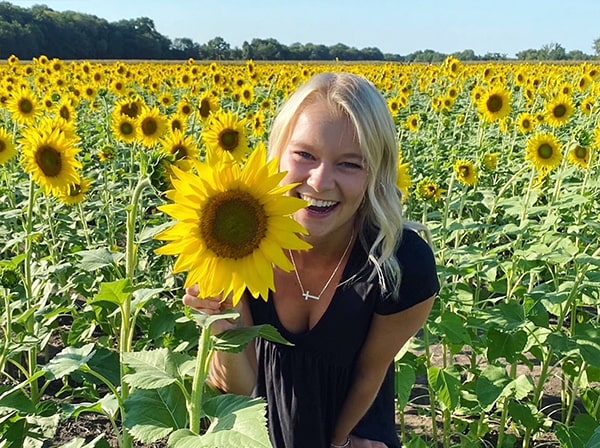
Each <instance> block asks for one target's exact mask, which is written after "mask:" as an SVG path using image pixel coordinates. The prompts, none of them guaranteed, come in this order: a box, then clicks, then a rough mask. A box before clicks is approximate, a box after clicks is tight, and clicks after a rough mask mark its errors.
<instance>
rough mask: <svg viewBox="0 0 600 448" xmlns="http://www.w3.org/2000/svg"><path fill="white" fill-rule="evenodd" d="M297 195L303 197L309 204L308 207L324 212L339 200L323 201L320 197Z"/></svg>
mask: <svg viewBox="0 0 600 448" xmlns="http://www.w3.org/2000/svg"><path fill="white" fill-rule="evenodd" d="M299 196H300V198H301V199H304V200H305V201H307V202H308V203H309V204H310V205H309V207H308V209H309V210H311V211H314V212H319V213H325V212H328V211H330V210H331V209H333V208H334V207H335V206H336V205H338V204H339V202H337V201H324V200H321V199H315V198H311V197H310V196H306V195H303V194H299Z"/></svg>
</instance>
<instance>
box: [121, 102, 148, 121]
mask: <svg viewBox="0 0 600 448" xmlns="http://www.w3.org/2000/svg"><path fill="white" fill-rule="evenodd" d="M143 106H144V103H143V101H142V100H141V99H139V98H137V97H134V98H124V99H122V100H120V101H119V102H117V104H116V105H115V111H114V113H116V114H117V115H127V116H128V117H129V118H134V119H135V118H137V117H139V115H140V114H141V113H142V109H143Z"/></svg>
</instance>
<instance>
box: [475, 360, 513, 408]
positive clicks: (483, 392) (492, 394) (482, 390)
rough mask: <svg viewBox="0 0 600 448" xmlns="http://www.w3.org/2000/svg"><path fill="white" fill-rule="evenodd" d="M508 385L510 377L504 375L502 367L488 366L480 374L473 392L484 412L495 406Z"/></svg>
mask: <svg viewBox="0 0 600 448" xmlns="http://www.w3.org/2000/svg"><path fill="white" fill-rule="evenodd" d="M509 383H510V377H509V376H508V375H507V374H506V369H505V368H504V367H499V366H488V367H487V368H486V369H485V370H484V371H483V372H482V373H481V375H480V376H479V378H478V379H477V383H476V386H475V392H476V394H477V401H478V402H479V404H480V405H481V407H482V408H483V409H484V410H485V411H486V412H487V411H490V410H491V409H492V407H493V406H494V404H496V401H498V399H499V398H500V397H501V396H502V392H503V391H504V389H505V388H506V386H507V385H508V384H509Z"/></svg>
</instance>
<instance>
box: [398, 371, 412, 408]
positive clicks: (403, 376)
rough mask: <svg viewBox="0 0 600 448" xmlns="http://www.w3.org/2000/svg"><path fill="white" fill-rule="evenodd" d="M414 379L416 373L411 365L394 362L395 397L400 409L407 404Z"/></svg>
mask: <svg viewBox="0 0 600 448" xmlns="http://www.w3.org/2000/svg"><path fill="white" fill-rule="evenodd" d="M416 379H417V374H416V371H415V368H414V367H413V366H412V365H410V364H405V363H396V399H397V400H398V409H399V410H400V411H402V410H404V408H405V407H406V405H407V404H408V401H409V400H410V393H411V392H412V389H413V387H414V385H415V381H416Z"/></svg>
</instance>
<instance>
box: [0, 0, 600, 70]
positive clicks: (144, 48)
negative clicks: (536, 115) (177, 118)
mask: <svg viewBox="0 0 600 448" xmlns="http://www.w3.org/2000/svg"><path fill="white" fill-rule="evenodd" d="M594 44H596V42H594ZM599 47H600V45H596V50H597V55H598V54H600V52H599V51H598V50H599ZM13 54H14V55H15V56H17V57H18V58H19V59H22V60H28V59H32V58H34V57H38V56H40V55H42V54H43V55H46V56H48V57H50V58H60V59H67V60H68V59H118V60H127V59H142V60H186V59H189V58H193V59H196V60H247V59H254V60H256V61H260V60H263V61H333V60H335V59H339V60H341V61H390V62H410V63H412V62H440V61H443V60H444V59H445V58H446V57H447V56H450V55H448V54H444V53H439V52H437V51H434V50H422V51H416V52H414V53H410V54H408V55H405V56H401V55H398V54H391V53H382V52H381V51H380V50H379V49H378V48H375V47H366V48H362V49H360V50H359V49H357V48H355V47H349V46H347V45H344V44H342V43H338V44H336V45H332V46H326V45H318V44H313V43H307V44H301V43H293V44H291V45H289V46H287V45H284V44H281V43H279V42H278V41H277V40H276V39H252V41H251V42H244V43H243V45H242V48H238V47H233V48H232V47H231V45H229V43H227V42H226V41H225V40H224V39H223V38H222V37H215V38H214V39H211V40H209V41H208V42H206V43H204V44H199V43H197V42H194V41H193V40H192V39H189V38H176V39H173V40H171V39H169V38H168V37H166V36H163V35H162V34H160V33H159V32H158V31H156V28H155V26H154V22H153V21H152V20H151V19H149V18H147V17H141V18H138V19H131V20H119V21H118V22H108V21H107V20H105V19H102V18H99V17H96V16H94V15H90V14H82V13H78V12H74V11H66V12H58V11H54V10H52V9H50V8H48V7H47V6H45V5H35V6H33V7H31V8H22V7H19V6H15V5H12V4H11V3H9V2H0V59H7V58H8V57H9V56H11V55H13ZM451 55H452V56H454V57H456V58H458V59H460V60H462V61H503V60H506V61H508V60H514V58H512V59H511V58H508V57H507V55H506V54H501V53H487V54H485V55H483V56H479V55H476V54H475V52H474V51H473V50H464V51H460V52H456V53H452V54H451ZM597 55H596V56H592V55H588V54H585V53H583V52H582V51H579V50H575V51H569V52H567V51H565V49H564V48H563V47H562V46H561V45H560V44H554V43H553V44H548V45H545V46H544V47H542V48H541V49H539V50H533V49H530V50H524V51H521V52H519V53H517V54H516V59H517V60H522V61H535V60H539V61H542V60H543V61H549V60H551V61H569V60H573V61H584V60H596V59H598V56H597Z"/></svg>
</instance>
